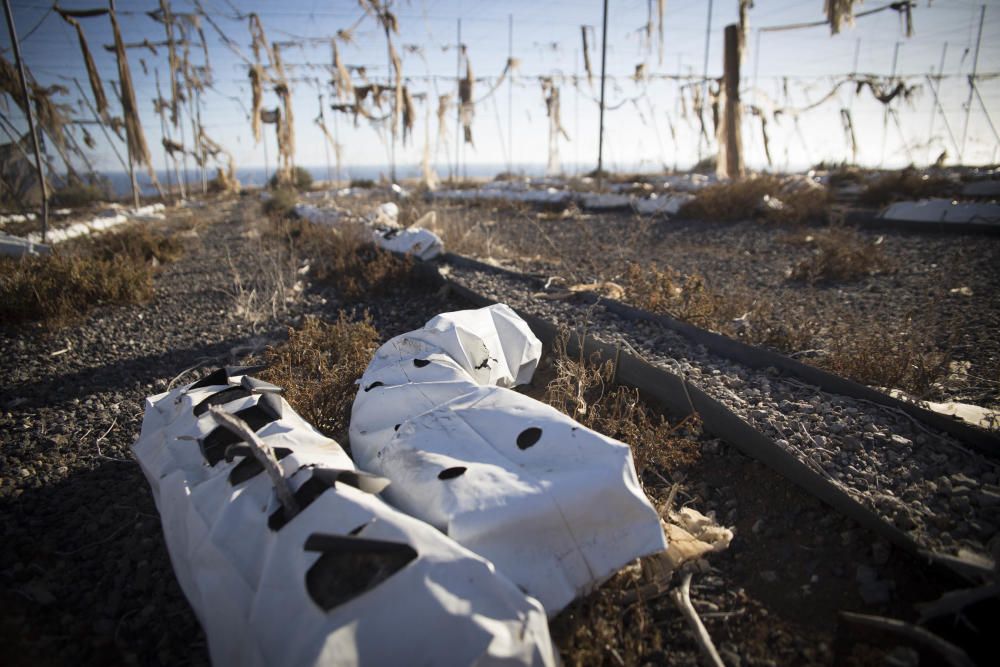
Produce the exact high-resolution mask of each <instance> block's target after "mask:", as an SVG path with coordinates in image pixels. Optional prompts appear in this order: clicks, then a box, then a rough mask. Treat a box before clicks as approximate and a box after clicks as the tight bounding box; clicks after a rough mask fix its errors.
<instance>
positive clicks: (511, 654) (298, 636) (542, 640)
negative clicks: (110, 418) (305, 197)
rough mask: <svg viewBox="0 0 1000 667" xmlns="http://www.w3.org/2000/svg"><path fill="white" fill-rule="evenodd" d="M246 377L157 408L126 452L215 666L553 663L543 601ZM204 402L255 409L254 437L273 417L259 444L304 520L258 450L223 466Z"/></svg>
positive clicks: (192, 388) (205, 386)
mask: <svg viewBox="0 0 1000 667" xmlns="http://www.w3.org/2000/svg"><path fill="white" fill-rule="evenodd" d="M243 372H244V371H243V370H242V369H230V370H229V371H228V372H224V371H217V372H215V373H213V374H212V375H211V376H209V377H208V378H207V379H204V380H202V381H200V382H198V383H194V384H193V385H188V386H187V387H183V388H179V389H174V390H172V391H169V392H166V393H162V394H158V395H156V396H151V397H149V398H148V399H147V400H146V409H145V416H144V418H143V425H142V432H141V435H140V436H139V438H138V440H137V441H136V442H135V444H134V445H133V451H134V453H135V456H136V458H137V460H138V461H139V463H140V465H141V467H142V470H143V472H144V473H145V475H146V478H147V479H148V480H149V484H150V486H151V487H152V490H153V496H154V498H155V500H156V505H157V508H158V509H159V512H160V516H161V519H162V523H163V532H164V536H165V538H166V543H167V548H168V550H169V553H170V558H171V561H172V563H173V566H174V570H175V572H176V574H177V579H178V581H179V582H180V585H181V588H182V589H183V591H184V593H185V595H186V596H187V598H188V600H189V601H190V603H191V606H192V608H193V609H194V610H195V613H196V614H197V616H198V618H199V620H200V622H201V624H202V627H203V628H204V630H205V634H206V636H207V638H208V644H209V650H210V652H211V658H212V663H213V664H215V665H356V664H373V665H381V664H428V665H430V664H434V665H437V664H462V665H467V664H473V663H475V664H496V663H503V664H505V665H508V664H512V665H555V664H558V658H557V657H556V654H555V651H554V649H553V647H552V645H551V641H550V638H549V634H548V626H547V622H546V618H545V613H544V610H543V609H542V607H541V605H540V604H539V603H538V601H536V600H533V599H531V598H530V597H528V596H526V595H525V594H524V593H523V592H521V591H520V590H518V588H517V587H516V586H515V585H514V584H513V583H512V582H510V581H509V580H508V579H506V578H505V577H503V576H502V575H500V574H498V573H497V572H496V570H495V568H494V567H493V565H492V564H490V563H489V562H488V561H486V560H484V559H483V558H481V557H480V556H477V555H476V554H474V553H472V552H470V551H469V550H467V549H465V548H463V547H462V546H460V545H458V544H457V543H456V542H454V541H453V540H451V539H449V538H448V537H447V536H445V535H444V534H442V533H441V532H439V531H438V530H436V529H434V528H433V527H431V526H430V525H428V524H426V523H424V522H422V521H420V520H418V519H414V518H412V517H410V516H407V515H405V514H403V513H401V512H399V511H398V510H396V509H393V508H392V507H390V506H389V505H388V504H386V503H385V502H383V501H382V500H381V499H380V498H379V497H378V496H377V495H375V494H374V493H372V491H377V490H378V489H380V488H381V484H379V482H383V483H384V481H383V480H378V479H377V478H372V477H371V476H365V475H364V473H359V472H357V471H356V470H355V468H354V465H353V463H352V462H351V460H350V458H349V457H348V456H347V454H346V453H345V452H344V451H343V449H341V448H340V446H339V445H338V444H337V443H336V442H334V441H333V440H331V439H329V438H326V437H324V436H323V435H321V434H320V433H318V432H317V431H315V430H314V429H313V428H312V427H311V426H310V425H309V424H308V423H307V422H305V421H304V420H303V419H302V418H301V417H299V416H298V415H297V414H296V413H295V412H294V411H293V410H292V409H291V407H290V406H289V405H288V404H287V402H285V401H284V400H283V399H282V398H280V396H278V395H277V394H274V393H256V391H248V390H247V388H248V387H253V386H254V383H253V381H250V380H249V379H245V378H247V376H244V375H241V373H243ZM244 382H246V384H244ZM241 387H242V389H243V390H241ZM221 392H226V393H221ZM229 399H231V400H229ZM206 400H209V401H210V402H217V403H218V404H220V405H222V407H223V409H225V410H226V411H227V412H230V413H239V412H240V411H245V410H249V411H250V412H253V413H258V414H256V416H251V415H249V414H247V413H245V412H244V413H243V414H244V415H247V416H246V417H244V419H245V420H246V421H247V422H248V423H250V422H251V421H253V420H254V419H258V421H257V422H256V423H255V424H252V426H259V423H260V421H264V420H262V419H259V413H260V412H263V413H267V414H268V415H270V416H269V417H268V418H273V417H274V416H275V415H276V414H278V413H280V417H279V418H277V419H273V420H272V421H270V422H269V423H266V424H264V425H263V426H259V428H258V429H257V435H258V436H259V437H260V438H261V439H262V440H263V441H264V443H266V444H267V445H269V446H270V447H272V448H273V449H274V452H275V454H276V456H277V457H278V458H279V459H280V460H279V465H280V467H281V470H282V474H283V475H284V477H285V479H286V480H287V481H288V484H289V486H290V488H291V490H292V491H293V492H294V493H295V496H296V499H297V501H298V504H299V506H300V507H301V508H302V509H301V511H300V512H299V513H298V514H297V515H295V516H293V517H292V518H291V519H286V518H285V514H284V508H283V507H282V506H281V505H280V503H279V502H278V501H277V499H276V495H275V492H274V488H273V486H272V484H271V480H270V478H269V477H268V475H267V474H265V473H264V472H263V470H262V469H261V468H260V467H259V464H256V460H255V459H253V457H252V456H251V455H249V454H248V453H246V452H245V451H244V453H242V454H240V453H237V452H235V451H234V450H232V449H231V450H230V451H229V454H230V456H231V457H233V460H232V461H227V460H226V458H227V457H226V456H225V452H223V451H220V449H221V448H220V447H219V446H217V445H218V442H219V439H218V438H217V436H212V435H210V434H212V433H213V431H214V430H215V429H216V428H222V427H219V426H217V425H216V423H215V421H214V420H213V418H212V416H211V415H210V414H209V413H208V412H207V409H206V410H203V409H205V408H206V406H205V405H202V407H201V408H198V410H199V411H202V412H201V414H200V416H196V415H195V414H194V412H195V408H196V406H199V405H200V404H202V402H203V401H206ZM221 433H226V434H227V433H228V432H225V431H223V432H221ZM229 440H236V438H235V436H234V437H233V438H229ZM226 442H227V441H226V440H223V441H222V443H223V444H225V443H226ZM234 444H236V443H234ZM244 450H245V448H244ZM213 462H214V464H213ZM255 464H256V465H257V467H256V469H253V466H254V465H255ZM248 465H249V466H250V467H251V469H250V470H248V469H247V466H248ZM359 479H360V481H359ZM372 485H374V488H373V487H372ZM362 489H365V490H362Z"/></svg>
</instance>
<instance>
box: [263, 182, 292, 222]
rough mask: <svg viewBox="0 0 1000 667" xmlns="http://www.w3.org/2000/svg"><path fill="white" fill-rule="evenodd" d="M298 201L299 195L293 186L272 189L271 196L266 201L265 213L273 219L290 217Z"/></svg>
mask: <svg viewBox="0 0 1000 667" xmlns="http://www.w3.org/2000/svg"><path fill="white" fill-rule="evenodd" d="M297 201H298V195H297V194H296V193H295V190H292V189H291V188H278V189H276V190H272V191H271V197H270V198H269V199H268V200H267V201H265V202H264V213H265V214H267V215H268V216H269V217H270V218H272V219H281V218H288V217H290V216H291V215H292V210H293V209H294V208H295V204H296V202H297Z"/></svg>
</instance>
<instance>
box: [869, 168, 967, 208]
mask: <svg viewBox="0 0 1000 667" xmlns="http://www.w3.org/2000/svg"><path fill="white" fill-rule="evenodd" d="M954 191H955V184H954V183H952V182H951V181H950V180H948V179H947V178H943V177H941V176H930V175H927V174H921V173H920V172H919V171H917V170H916V169H903V170H902V171H894V172H890V173H887V174H883V175H882V176H880V177H878V178H877V179H875V180H874V181H872V182H871V183H869V184H868V186H867V187H866V188H865V189H864V191H863V192H862V193H861V194H860V195H859V196H858V202H859V203H861V204H866V205H868V206H879V207H880V206H885V205H887V204H891V203H893V202H895V201H902V200H905V199H921V198H926V197H942V196H948V195H950V194H952V193H953V192H954Z"/></svg>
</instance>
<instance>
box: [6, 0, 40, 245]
mask: <svg viewBox="0 0 1000 667" xmlns="http://www.w3.org/2000/svg"><path fill="white" fill-rule="evenodd" d="M3 11H4V14H5V15H6V16H7V30H8V31H9V32H10V43H11V46H13V47H14V60H15V62H16V63H17V76H18V78H19V79H20V80H21V93H22V95H23V96H24V109H25V111H26V113H25V115H26V116H27V117H28V131H29V132H31V146H32V148H33V149H34V151H35V170H36V171H37V172H38V182H39V184H41V186H42V243H45V237H46V235H47V234H48V232H49V192H48V186H47V185H46V183H45V170H43V169H42V152H41V150H39V148H38V134H37V133H36V131H35V116H34V112H33V111H32V110H31V100H30V99H29V98H28V77H27V75H25V73H24V61H23V60H22V59H21V44H20V42H18V41H17V30H16V29H15V28H14V14H13V13H12V12H11V11H10V0H3Z"/></svg>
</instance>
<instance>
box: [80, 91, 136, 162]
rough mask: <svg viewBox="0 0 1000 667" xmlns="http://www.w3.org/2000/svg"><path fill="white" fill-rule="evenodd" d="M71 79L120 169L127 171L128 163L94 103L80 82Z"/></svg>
mask: <svg viewBox="0 0 1000 667" xmlns="http://www.w3.org/2000/svg"><path fill="white" fill-rule="evenodd" d="M72 81H73V83H74V84H75V85H76V89H77V90H79V91H80V98H81V99H82V100H83V103H84V104H86V105H87V108H88V109H90V112H91V113H92V114H94V120H95V121H96V123H97V126H98V127H100V128H101V132H103V133H104V138H105V139H107V140H108V144H109V145H110V146H111V150H113V151H114V153H115V157H116V158H118V162H120V163H121V165H122V169H124V170H125V171H128V165H127V164H125V158H123V157H122V154H121V153H119V152H118V147H117V146H115V142H114V141H113V140H112V139H111V134H110V133H109V132H108V128H107V127H105V126H104V123H102V122H101V117H100V115H98V113H97V109H95V108H94V105H93V104H91V103H90V100H89V99H87V94H86V93H84V92H83V86H81V85H80V82H79V81H78V80H77V79H73V80H72Z"/></svg>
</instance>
